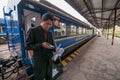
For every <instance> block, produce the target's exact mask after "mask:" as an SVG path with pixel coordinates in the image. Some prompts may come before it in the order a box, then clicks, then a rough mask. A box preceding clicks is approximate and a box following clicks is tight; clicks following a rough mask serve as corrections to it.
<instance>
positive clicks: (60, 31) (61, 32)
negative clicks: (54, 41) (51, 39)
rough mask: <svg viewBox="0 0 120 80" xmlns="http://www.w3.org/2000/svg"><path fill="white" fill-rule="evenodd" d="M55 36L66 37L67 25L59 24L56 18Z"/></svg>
mask: <svg viewBox="0 0 120 80" xmlns="http://www.w3.org/2000/svg"><path fill="white" fill-rule="evenodd" d="M54 19H55V20H54V24H53V26H54V34H55V36H56V37H57V36H65V35H66V24H65V23H61V22H59V20H60V19H59V18H58V17H56V16H54Z"/></svg>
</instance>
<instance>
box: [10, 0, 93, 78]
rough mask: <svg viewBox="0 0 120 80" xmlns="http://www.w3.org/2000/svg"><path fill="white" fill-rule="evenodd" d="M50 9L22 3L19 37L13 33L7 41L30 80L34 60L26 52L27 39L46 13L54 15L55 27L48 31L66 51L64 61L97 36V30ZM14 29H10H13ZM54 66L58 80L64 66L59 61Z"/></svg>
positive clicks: (30, 0)
mask: <svg viewBox="0 0 120 80" xmlns="http://www.w3.org/2000/svg"><path fill="white" fill-rule="evenodd" d="M49 5H50V4H49ZM49 5H45V4H43V3H40V2H38V1H34V0H21V1H20V3H19V4H18V5H17V10H18V14H17V15H18V27H17V28H18V32H17V34H15V33H14V32H11V34H9V35H8V36H11V37H10V38H9V39H8V41H10V42H11V44H12V49H13V50H14V51H16V52H17V53H18V55H19V57H20V58H21V61H22V64H23V66H24V68H25V70H26V74H27V78H28V79H31V80H32V79H33V77H34V72H33V65H32V64H33V63H32V62H33V60H34V59H33V58H32V59H30V58H29V52H28V51H27V50H26V49H25V47H26V37H27V32H28V30H29V29H30V28H31V27H34V26H38V25H39V24H40V19H41V16H42V15H43V14H44V13H51V14H53V15H54V23H53V25H52V26H51V28H50V29H49V31H50V32H51V33H52V35H53V39H54V41H55V43H56V45H57V46H59V45H61V48H63V49H64V53H63V54H62V56H61V60H64V59H65V58H66V57H67V56H69V55H70V54H71V52H73V51H74V50H76V49H77V48H79V47H80V46H81V45H83V44H84V43H86V42H87V41H88V40H90V39H92V38H93V37H94V36H95V30H94V28H91V27H90V26H89V25H88V24H86V23H84V22H82V21H80V20H78V19H76V18H75V17H72V16H71V15H69V14H68V13H66V12H64V11H62V10H58V9H57V8H55V7H54V6H49ZM15 23H17V22H15ZM14 28H15V27H11V29H14ZM53 64H54V68H53V79H56V78H57V76H58V75H60V74H61V73H62V64H61V62H60V60H59V59H57V60H56V61H55V62H54V63H53Z"/></svg>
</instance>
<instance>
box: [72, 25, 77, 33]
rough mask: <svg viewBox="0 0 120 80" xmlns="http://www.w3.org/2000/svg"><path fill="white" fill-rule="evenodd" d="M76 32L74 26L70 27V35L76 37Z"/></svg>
mask: <svg viewBox="0 0 120 80" xmlns="http://www.w3.org/2000/svg"><path fill="white" fill-rule="evenodd" d="M76 32H77V30H76V26H74V25H71V35H76Z"/></svg>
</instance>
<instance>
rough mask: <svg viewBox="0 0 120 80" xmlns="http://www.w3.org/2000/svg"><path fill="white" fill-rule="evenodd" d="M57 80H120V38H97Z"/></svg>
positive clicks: (65, 68) (70, 63)
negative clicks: (113, 40)
mask: <svg viewBox="0 0 120 80" xmlns="http://www.w3.org/2000/svg"><path fill="white" fill-rule="evenodd" d="M57 80H120V38H115V43H114V45H113V46H112V45H111V37H109V39H108V40H107V39H106V38H105V37H104V36H102V37H97V38H96V40H94V41H93V42H92V43H90V45H89V46H88V47H87V48H85V49H84V50H82V51H81V52H80V54H78V55H77V56H76V57H75V58H74V59H73V60H72V61H71V62H69V64H68V65H67V67H64V72H63V74H62V75H61V76H60V77H59V78H58V79H57Z"/></svg>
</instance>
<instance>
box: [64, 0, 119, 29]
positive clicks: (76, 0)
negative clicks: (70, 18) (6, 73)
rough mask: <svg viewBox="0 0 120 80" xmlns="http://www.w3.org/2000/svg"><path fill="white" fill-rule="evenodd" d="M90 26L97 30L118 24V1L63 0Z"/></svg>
mask: <svg viewBox="0 0 120 80" xmlns="http://www.w3.org/2000/svg"><path fill="white" fill-rule="evenodd" d="M65 1H66V2H67V3H69V4H70V5H71V6H72V7H73V8H74V9H75V10H77V11H78V12H79V13H80V14H81V15H83V16H84V17H85V18H86V19H87V20H88V21H89V22H90V23H91V24H93V25H94V26H95V27H97V28H107V27H108V25H109V24H113V23H114V16H115V10H116V22H117V23H116V24H120V0H65Z"/></svg>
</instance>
